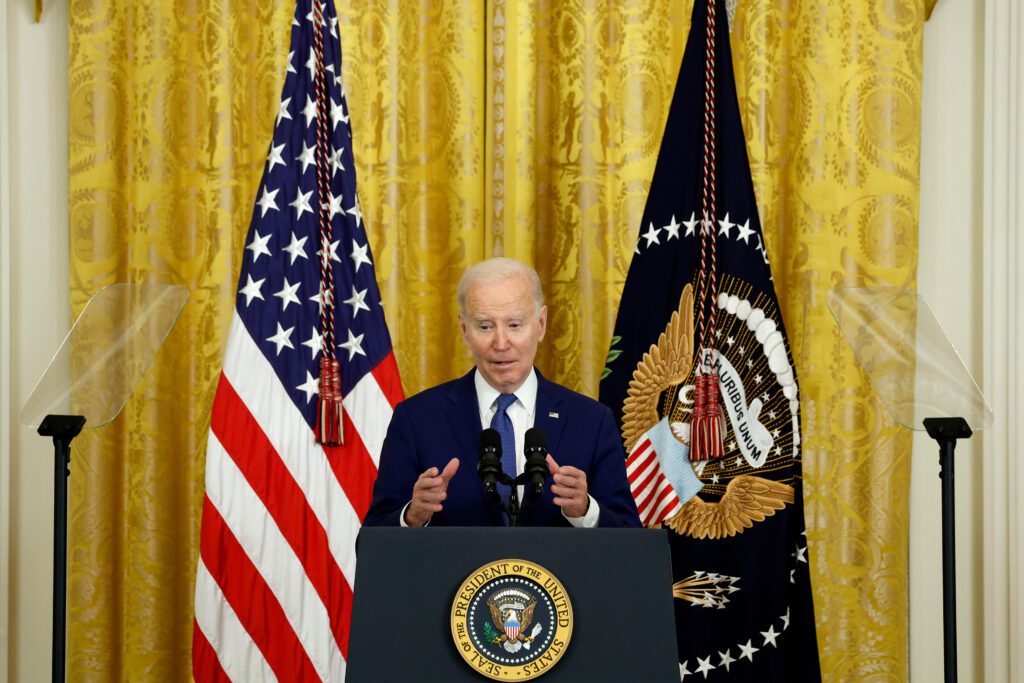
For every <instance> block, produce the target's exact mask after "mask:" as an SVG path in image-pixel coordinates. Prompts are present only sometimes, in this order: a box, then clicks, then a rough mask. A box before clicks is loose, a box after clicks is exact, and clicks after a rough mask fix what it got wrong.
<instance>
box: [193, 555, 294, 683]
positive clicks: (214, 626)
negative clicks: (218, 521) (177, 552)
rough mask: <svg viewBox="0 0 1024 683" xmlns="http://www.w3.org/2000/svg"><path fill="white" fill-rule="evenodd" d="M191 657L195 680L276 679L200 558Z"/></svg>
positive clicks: (204, 682)
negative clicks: (193, 663)
mask: <svg viewBox="0 0 1024 683" xmlns="http://www.w3.org/2000/svg"><path fill="white" fill-rule="evenodd" d="M211 641H212V642H211ZM192 657H193V659H195V660H196V666H195V677H196V683H207V682H209V681H218V682H219V681H223V680H232V679H233V680H236V681H273V680H276V676H274V672H273V670H272V669H271V668H270V665H269V664H268V663H267V660H266V659H264V657H263V653H262V652H260V649H259V648H258V647H256V643H254V642H253V641H252V638H251V637H250V636H249V633H248V632H247V631H246V630H245V627H244V626H242V622H240V621H239V620H238V615H237V614H235V611H234V610H233V609H231V605H229V604H228V600H227V598H226V597H225V596H224V593H223V592H222V591H221V589H220V586H218V585H217V582H216V581H215V580H214V578H213V576H211V575H210V572H209V570H208V569H207V568H206V565H205V564H204V563H203V559H202V558H199V568H198V570H197V571H196V618H195V628H194V629H193V633H192Z"/></svg>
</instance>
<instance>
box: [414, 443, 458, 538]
mask: <svg viewBox="0 0 1024 683" xmlns="http://www.w3.org/2000/svg"><path fill="white" fill-rule="evenodd" d="M458 469H459V459H458V458H452V459H451V460H449V461H448V464H447V465H445V466H444V471H443V472H441V474H438V473H437V468H436V467H431V468H430V469H429V470H427V471H426V472H424V473H423V474H421V475H420V478H419V479H417V480H416V483H415V484H414V485H413V487H412V501H411V502H410V503H409V507H407V508H406V509H405V523H406V524H408V525H409V526H423V525H424V524H426V523H427V522H429V521H430V518H431V517H433V516H434V513H435V512H440V511H441V507H442V506H441V502H442V501H443V500H444V499H445V498H447V497H448V482H449V481H451V479H452V477H454V476H455V472H456V471H457V470H458Z"/></svg>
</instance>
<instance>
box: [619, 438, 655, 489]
mask: <svg viewBox="0 0 1024 683" xmlns="http://www.w3.org/2000/svg"><path fill="white" fill-rule="evenodd" d="M653 453H654V449H653V448H651V441H650V439H644V440H643V441H642V442H641V443H640V445H638V446H636V447H634V448H633V452H632V453H630V454H629V457H627V458H626V475H627V476H629V477H630V481H634V480H635V479H636V476H635V473H636V471H637V470H638V469H639V468H641V467H643V466H644V465H646V464H647V463H648V462H649V461H650V459H651V456H652V455H653Z"/></svg>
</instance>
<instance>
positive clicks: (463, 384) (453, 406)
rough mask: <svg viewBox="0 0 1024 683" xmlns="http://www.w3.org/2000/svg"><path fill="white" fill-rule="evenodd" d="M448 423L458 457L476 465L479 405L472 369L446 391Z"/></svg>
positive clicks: (468, 463)
mask: <svg viewBox="0 0 1024 683" xmlns="http://www.w3.org/2000/svg"><path fill="white" fill-rule="evenodd" d="M448 400H449V402H450V404H449V406H448V411H447V414H448V424H449V426H450V427H451V429H452V434H453V435H454V437H455V442H456V444H458V447H459V458H460V459H461V460H462V462H464V463H466V464H467V465H472V466H473V467H474V468H475V467H476V461H477V454H476V440H477V438H478V437H479V434H480V430H481V429H482V427H481V426H480V407H479V406H478V405H477V401H476V389H475V388H474V386H473V371H472V370H470V371H469V373H468V374H466V375H464V376H463V377H462V378H461V379H459V381H457V382H455V384H454V385H453V386H452V389H451V391H449V392H448Z"/></svg>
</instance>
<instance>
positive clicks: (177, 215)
mask: <svg viewBox="0 0 1024 683" xmlns="http://www.w3.org/2000/svg"><path fill="white" fill-rule="evenodd" d="M136 5H137V4H136V3H117V2H112V1H111V0H72V2H71V5H70V12H69V15H70V60H69V61H70V64H69V69H70V84H71V85H70V120H69V143H70V216H71V234H70V239H71V266H70V267H71V283H72V284H71V297H72V303H73V308H74V310H75V312H76V313H77V312H78V311H79V310H80V309H81V307H82V305H83V304H84V302H85V301H86V300H87V299H88V297H89V296H91V295H92V294H93V293H95V291H96V290H97V289H98V288H99V287H101V286H102V285H104V284H108V283H110V282H116V281H134V282H141V281H159V282H175V283H180V284H184V285H185V286H187V287H188V288H189V289H190V290H191V292H192V298H191V301H190V303H189V305H188V306H187V307H186V311H185V314H184V315H183V317H182V319H181V321H179V324H178V326H177V328H176V329H175V330H174V332H173V333H172V334H171V336H170V337H169V338H168V340H167V343H166V345H165V346H164V348H163V350H162V351H161V352H160V353H159V355H158V357H157V359H156V361H155V366H154V367H153V368H152V369H151V370H150V372H149V374H148V375H147V377H146V378H145V379H144V380H143V382H142V384H141V386H140V387H138V388H137V390H136V393H135V397H134V398H133V399H132V400H131V401H130V402H129V404H128V406H126V408H125V411H124V414H123V415H122V416H121V417H120V418H118V420H117V421H115V422H114V423H113V424H111V425H110V426H108V427H106V428H104V429H103V430H100V431H98V432H94V433H89V434H87V435H84V436H83V437H80V439H79V440H78V441H76V444H75V450H74V456H73V459H72V477H71V516H70V534H69V550H70V558H71V559H70V570H69V579H70V580H69V609H70V617H69V651H68V657H69V667H68V668H69V672H70V673H69V680H107V679H109V678H121V679H124V680H184V679H187V678H188V676H189V673H188V672H189V668H190V661H189V650H190V646H191V625H192V613H191V605H192V586H193V581H194V572H195V565H196V556H197V552H198V528H199V514H200V501H201V498H202V493H203V469H204V460H205V458H204V450H205V442H206V433H207V429H208V425H209V407H210V402H211V400H212V396H213V390H214V386H215V382H216V378H217V376H218V373H219V370H220V362H221V356H222V353H223V343H224V335H225V333H226V330H227V322H228V319H229V316H230V311H231V307H232V306H233V302H234V299H235V294H234V290H235V285H236V283H235V280H236V277H237V272H238V267H239V259H238V256H239V254H240V253H241V249H242V246H243V245H242V243H243V240H244V237H245V233H246V230H247V228H248V222H249V218H250V215H251V211H252V202H253V199H254V197H255V192H256V188H257V185H258V183H259V179H260V174H261V172H262V167H263V162H264V159H265V154H266V146H267V144H268V142H269V127H270V125H272V124H271V122H272V121H273V119H274V115H275V113H276V110H277V99H278V97H279V94H280V87H281V82H282V78H283V74H284V61H285V56H286V55H287V52H288V48H287V42H288V37H289V33H288V28H289V24H290V16H291V13H292V11H293V8H294V4H293V3H292V2H291V1H290V0H282V1H279V2H277V3H273V6H270V3H263V2H257V1H256V0H247V1H246V2H241V3H237V2H231V3H229V2H223V1H222V2H215V1H214V0H191V1H186V0H152V1H151V2H149V3H146V4H145V5H144V6H143V5H138V6H136ZM337 5H338V10H339V18H340V27H341V34H342V48H343V52H344V56H345V63H344V69H345V79H346V81H345V82H346V90H347V93H348V97H349V105H350V108H351V118H352V122H353V128H354V138H355V140H354V144H355V158H356V163H357V170H358V174H359V188H360V194H361V202H362V205H363V207H364V212H365V216H366V220H367V224H368V226H369V230H370V233H371V243H372V246H373V250H374V256H375V261H376V267H377V275H378V281H379V283H380V287H381V292H382V296H383V298H384V300H385V302H386V304H387V308H388V321H389V324H390V327H391V334H392V337H393V341H394V344H395V351H396V355H397V358H398V363H399V368H400V370H401V373H402V379H403V384H404V386H405V390H406V392H407V393H413V392H415V391H418V390H420V389H423V388H425V387H427V386H430V385H432V384H434V383H437V382H440V381H442V380H444V379H447V378H450V377H452V376H455V375H457V374H460V373H461V372H463V371H464V370H465V369H467V368H468V367H469V365H470V357H469V355H468V354H467V353H466V352H465V351H464V350H463V348H462V344H461V341H460V340H459V335H458V333H457V324H456V320H457V311H456V306H455V303H454V298H455V297H454V289H455V284H456V282H457V279H458V276H459V274H460V272H461V270H462V269H463V267H464V266H465V265H467V264H468V263H472V262H474V261H477V260H479V259H480V258H483V257H486V256H490V255H494V254H505V255H509V256H515V257H518V258H521V259H523V260H526V261H528V262H532V263H534V264H535V265H536V266H537V268H538V271H539V272H540V274H541V277H542V279H543V280H544V283H545V288H546V292H547V294H548V298H549V303H550V306H551V314H550V318H549V321H550V328H549V338H548V339H547V340H546V341H545V342H544V344H543V345H542V350H541V353H540V354H539V358H538V365H539V366H540V368H541V369H542V370H543V371H544V372H545V373H546V374H547V375H548V376H550V377H552V378H554V379H556V380H558V381H561V382H562V383H564V384H567V385H569V386H571V387H574V388H576V389H578V390H580V391H583V392H585V393H588V394H590V395H596V392H597V382H598V378H599V375H600V371H601V368H602V367H603V364H604V357H605V353H606V352H607V348H608V341H609V337H610V335H611V327H612V323H613V320H614V316H615V312H616V308H617V304H618V297H619V292H620V291H621V287H622V282H623V279H624V277H625V273H626V271H627V269H628V266H629V260H630V258H631V254H632V251H633V246H634V243H635V240H636V235H637V228H638V222H639V220H640V216H641V213H642V211H643V207H644V202H645V199H646V193H647V188H648V185H649V181H650V174H651V172H652V170H653V167H654V162H655V160H656V157H657V153H658V147H659V144H660V140H661V132H662V128H663V126H664V121H665V118H666V116H667V113H668V104H669V102H670V100H671V96H672V91H673V88H674V83H675V77H676V73H677V71H678V68H679V62H680V58H681V56H682V49H683V46H684V44H685V40H686V32H687V30H688V24H689V13H690V5H691V2H690V0H672V1H671V2H666V1H665V0H621V1H620V2H616V3H606V2H601V1H599V0H581V1H578V2H551V1H545V0H487V2H486V3H485V2H481V1H480V0H437V1H435V2H430V3H395V2H389V1H386V0H358V1H353V2H344V3H337ZM924 12H925V7H924V4H923V3H922V2H921V0H886V1H885V2H883V1H882V0H850V1H849V2H846V3H832V2H825V1H824V0H822V1H820V2H810V1H806V2H802V3H796V2H782V3H779V2H777V1H776V0H738V3H737V9H736V13H735V17H734V19H733V32H732V41H733V54H734V59H735V65H736V76H737V85H738V91H739V97H740V106H741V111H742V115H743V120H744V126H745V129H746V134H747V139H748V148H749V150H750V157H751V163H752V166H753V169H752V170H753V174H754V181H755V186H756V189H757V193H758V200H759V204H760V210H761V216H762V223H763V224H764V227H765V232H766V241H767V244H768V249H769V253H770V256H771V258H772V263H773V267H774V274H775V281H776V287H777V289H778V293H779V297H780V300H781V303H782V308H783V311H784V313H785V316H786V323H787V328H788V329H789V330H790V336H791V342H792V344H793V353H794V357H795V359H796V361H797V366H798V369H799V372H800V377H801V382H802V387H801V388H802V391H801V394H802V396H803V398H804V402H803V415H804V440H805V444H806V446H805V462H804V468H805V479H806V483H805V495H806V503H807V516H808V518H807V522H808V536H809V543H810V546H811V552H812V562H813V579H814V582H815V583H814V587H815V600H816V608H817V618H818V638H819V647H820V649H821V654H822V665H823V673H824V676H825V679H826V680H830V681H858V680H864V679H865V678H867V677H872V678H873V680H906V678H907V668H906V667H907V664H906V662H907V652H906V647H907V646H906V643H907V610H906V595H907V592H906V583H907V536H906V534H907V521H908V519H907V518H908V512H907V506H906V492H907V487H908V479H909V453H910V441H909V440H908V439H907V438H905V437H904V436H902V435H901V434H900V433H899V432H898V431H897V429H896V427H895V426H894V425H893V423H892V421H891V420H890V419H889V418H888V417H887V415H886V413H885V412H884V410H882V409H881V407H880V406H879V404H878V403H877V401H876V400H875V399H874V398H873V395H872V393H871V391H870V389H869V388H868V387H867V386H866V385H865V382H864V380H863V378H862V376H861V375H860V374H859V372H858V371H857V370H856V369H855V366H854V364H853V360H852V357H851V355H850V353H849V351H848V349H847V348H846V346H845V342H842V340H841V339H840V338H839V336H838V332H837V330H836V329H835V326H834V324H833V323H832V322H831V319H830V317H829V315H828V313H827V311H826V310H825V308H824V303H823V302H824V295H825V293H826V292H827V291H828V289H829V288H830V287H831V286H833V285H834V284H838V283H840V282H843V283H854V282H865V283H877V282H891V283H899V284H908V285H910V286H913V284H914V282H915V278H916V254H917V249H916V245H917V207H918V194H917V193H918V154H919V140H920V120H919V109H920V79H921V37H922V31H923V21H924Z"/></svg>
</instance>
